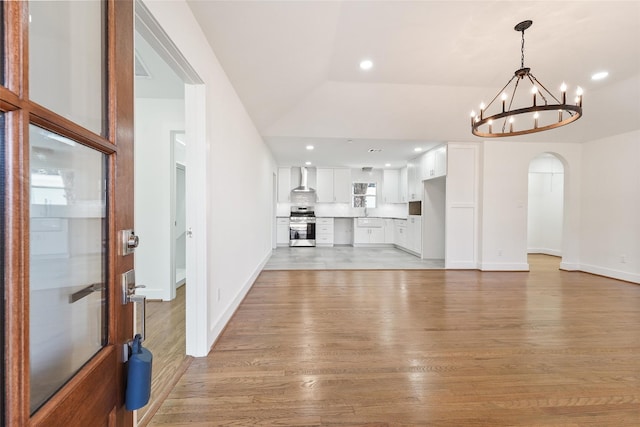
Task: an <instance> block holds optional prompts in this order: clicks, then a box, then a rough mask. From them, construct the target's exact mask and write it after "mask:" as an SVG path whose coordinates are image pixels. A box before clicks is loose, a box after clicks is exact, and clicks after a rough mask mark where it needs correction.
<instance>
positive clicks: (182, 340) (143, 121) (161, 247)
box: [134, 1, 206, 425]
mask: <svg viewBox="0 0 640 427" xmlns="http://www.w3.org/2000/svg"><path fill="white" fill-rule="evenodd" d="M135 5H136V6H135V12H136V21H135V75H136V79H135V134H136V135H135V136H136V143H135V156H134V161H135V189H134V193H135V203H134V204H135V229H136V233H137V234H138V235H139V236H140V242H141V243H140V246H139V248H138V249H139V250H138V251H137V252H136V259H135V261H136V265H135V269H136V281H137V283H139V284H141V285H145V286H146V288H144V289H143V290H140V291H141V292H140V293H142V294H145V295H146V296H147V300H148V303H147V310H146V312H147V315H146V330H147V337H146V341H145V346H146V347H147V348H148V349H149V350H151V352H152V353H153V354H154V360H153V369H152V383H151V399H150V401H149V404H148V405H147V406H145V407H143V408H142V409H140V410H138V412H137V420H138V422H139V423H141V424H142V425H144V424H146V422H147V421H148V420H149V419H150V417H151V416H152V415H153V413H154V412H155V410H156V408H157V407H158V406H159V405H160V403H161V401H162V398H163V396H164V395H165V394H166V393H168V391H169V390H170V389H171V388H172V387H173V385H174V384H175V382H177V380H178V379H179V377H180V375H181V374H182V372H183V371H184V369H186V367H187V366H188V361H189V357H188V356H187V355H188V354H191V355H201V353H202V351H200V348H201V347H202V346H203V344H202V342H205V343H206V337H205V339H204V340H203V339H202V337H201V336H200V335H199V334H198V331H199V330H200V329H201V328H198V325H200V324H205V323H206V319H202V313H204V314H205V315H206V311H204V310H202V309H201V308H200V307H201V302H200V301H198V297H197V295H198V294H201V293H202V290H201V289H202V288H203V287H205V286H206V282H205V281H204V278H205V277H206V270H204V271H203V270H202V269H201V268H200V267H198V269H196V268H194V267H193V266H194V265H197V266H200V265H202V264H204V263H203V262H202V258H204V257H205V256H206V250H202V246H203V245H206V243H205V240H204V239H205V237H206V233H204V232H202V233H198V231H199V230H205V229H206V223H203V221H202V220H201V218H200V216H199V214H198V212H200V211H202V200H204V199H205V197H204V196H203V193H205V191H206V183H205V180H203V179H201V176H202V175H203V174H205V173H206V171H205V168H206V164H205V163H203V161H204V160H203V159H204V155H203V151H204V146H205V140H204V126H205V124H204V120H203V119H204V114H203V111H204V102H203V94H204V85H203V84H202V81H201V80H200V78H199V77H198V76H197V74H196V72H195V71H194V70H193V69H192V68H191V66H190V65H189V64H188V62H187V61H186V59H185V58H184V57H183V56H182V54H181V53H180V51H179V49H178V48H177V47H176V46H175V45H174V44H173V42H172V41H171V40H170V39H169V37H168V35H167V34H166V33H165V32H164V30H163V29H162V28H161V27H160V25H159V24H158V22H157V21H156V20H155V18H154V17H153V16H152V15H151V13H150V12H149V10H148V9H147V8H146V6H145V5H144V4H143V3H142V2H141V1H136V3H135ZM201 160H203V161H201ZM197 181H200V182H201V184H199V183H198V182H197ZM196 216H197V217H198V218H196ZM205 221H206V220H205ZM205 303H206V301H205ZM189 308H190V309H189ZM188 311H190V312H191V314H187V312H188ZM194 331H195V332H194Z"/></svg>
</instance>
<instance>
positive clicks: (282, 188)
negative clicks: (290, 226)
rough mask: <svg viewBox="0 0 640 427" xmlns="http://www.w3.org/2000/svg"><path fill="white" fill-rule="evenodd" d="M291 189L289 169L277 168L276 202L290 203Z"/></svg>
mask: <svg viewBox="0 0 640 427" xmlns="http://www.w3.org/2000/svg"><path fill="white" fill-rule="evenodd" d="M292 189H293V187H292V186H291V168H278V202H279V203H287V202H290V201H291V190H292ZM287 221H288V220H287Z"/></svg>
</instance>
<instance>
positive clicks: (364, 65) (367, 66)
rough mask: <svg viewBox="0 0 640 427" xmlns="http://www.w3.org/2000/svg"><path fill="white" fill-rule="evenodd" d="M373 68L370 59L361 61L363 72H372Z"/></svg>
mask: <svg viewBox="0 0 640 427" xmlns="http://www.w3.org/2000/svg"><path fill="white" fill-rule="evenodd" d="M371 67H373V62H372V61H371V60H370V59H365V60H363V61H360V69H362V70H370V69H371Z"/></svg>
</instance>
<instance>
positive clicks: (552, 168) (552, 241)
mask: <svg viewBox="0 0 640 427" xmlns="http://www.w3.org/2000/svg"><path fill="white" fill-rule="evenodd" d="M528 200H529V203H528V215H527V218H528V230H527V244H528V249H527V250H528V252H529V253H538V254H547V255H555V256H560V255H562V218H563V212H562V209H563V204H564V166H562V162H561V161H560V160H559V159H558V158H557V157H555V156H553V155H551V154H541V155H540V156H538V157H536V158H535V159H533V160H531V164H530V165H529V198H528Z"/></svg>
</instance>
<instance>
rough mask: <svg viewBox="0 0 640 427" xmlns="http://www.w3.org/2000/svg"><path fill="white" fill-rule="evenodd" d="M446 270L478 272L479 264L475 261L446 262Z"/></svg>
mask: <svg viewBox="0 0 640 427" xmlns="http://www.w3.org/2000/svg"><path fill="white" fill-rule="evenodd" d="M444 268H445V269H447V270H477V269H478V264H477V263H476V262H474V261H450V262H446V261H445V265H444Z"/></svg>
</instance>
